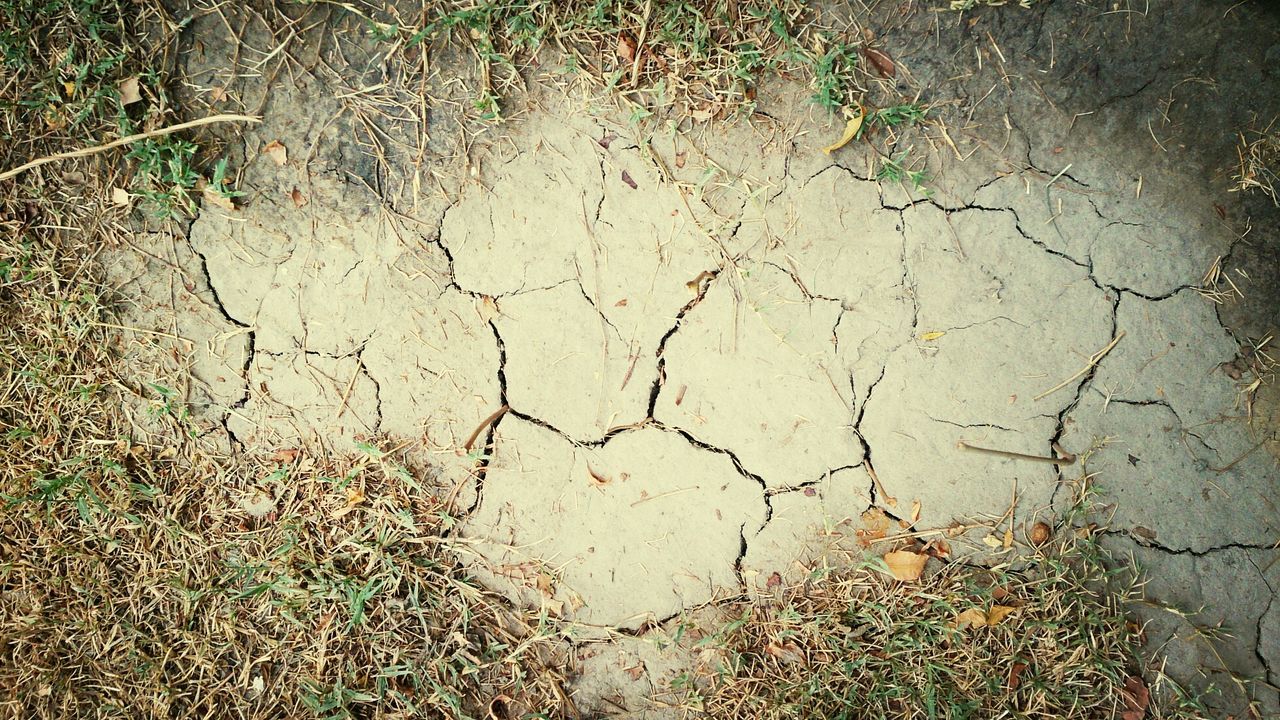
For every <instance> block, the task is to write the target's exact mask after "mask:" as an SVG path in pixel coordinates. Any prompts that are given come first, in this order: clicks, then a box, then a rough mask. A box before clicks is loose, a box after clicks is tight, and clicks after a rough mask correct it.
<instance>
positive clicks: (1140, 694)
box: [1120, 675, 1151, 720]
mask: <svg viewBox="0 0 1280 720" xmlns="http://www.w3.org/2000/svg"><path fill="white" fill-rule="evenodd" d="M1120 696H1121V698H1123V699H1124V707H1125V709H1124V712H1122V713H1121V714H1120V718H1121V720H1142V718H1144V717H1146V716H1147V705H1149V704H1150V703H1151V691H1150V690H1148V689H1147V683H1146V681H1144V680H1143V679H1142V678H1140V677H1137V676H1132V675H1131V676H1130V677H1129V678H1128V679H1127V680H1125V681H1124V690H1123V691H1121V693H1120Z"/></svg>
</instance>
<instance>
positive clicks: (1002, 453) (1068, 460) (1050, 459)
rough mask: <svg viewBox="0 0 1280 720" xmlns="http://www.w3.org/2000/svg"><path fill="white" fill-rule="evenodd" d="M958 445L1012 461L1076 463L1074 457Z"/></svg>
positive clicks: (962, 443) (967, 444) (1056, 463)
mask: <svg viewBox="0 0 1280 720" xmlns="http://www.w3.org/2000/svg"><path fill="white" fill-rule="evenodd" d="M958 444H959V445H960V447H962V448H964V449H966V450H976V451H978V452H983V453H987V454H988V455H999V456H1000V457H1007V458H1013V459H1014V460H1033V461H1035V462H1042V463H1052V464H1054V465H1071V464H1072V463H1074V462H1075V461H1076V459H1075V458H1074V457H1071V458H1056V457H1045V456H1043V455H1027V454H1024V453H1018V452H1011V451H1009V450H996V449H995V448H985V447H978V446H977V445H970V444H969V443H967V442H965V441H963V440H961V441H960V442H959V443H958Z"/></svg>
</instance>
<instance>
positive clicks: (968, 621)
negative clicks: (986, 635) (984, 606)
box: [952, 608, 987, 630]
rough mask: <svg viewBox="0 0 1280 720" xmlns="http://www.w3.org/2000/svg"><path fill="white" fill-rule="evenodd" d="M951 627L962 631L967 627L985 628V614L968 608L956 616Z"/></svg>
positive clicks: (976, 609)
mask: <svg viewBox="0 0 1280 720" xmlns="http://www.w3.org/2000/svg"><path fill="white" fill-rule="evenodd" d="M952 625H953V626H955V627H957V628H959V629H961V630H963V629H965V628H968V627H986V625H987V614H986V613H984V612H982V611H981V610H979V609H978V608H969V609H968V610H965V611H964V612H961V613H959V614H957V615H956V619H955V620H954V621H953V622H952Z"/></svg>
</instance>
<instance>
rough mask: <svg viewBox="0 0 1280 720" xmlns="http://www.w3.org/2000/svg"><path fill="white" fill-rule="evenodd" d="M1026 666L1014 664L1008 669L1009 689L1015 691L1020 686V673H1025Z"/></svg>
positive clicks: (1018, 663)
mask: <svg viewBox="0 0 1280 720" xmlns="http://www.w3.org/2000/svg"><path fill="white" fill-rule="evenodd" d="M1026 669H1027V664H1026V663H1024V662H1016V663H1014V664H1013V666H1012V667H1010V668H1009V681H1008V685H1009V689H1010V690H1017V689H1018V686H1019V685H1021V684H1022V673H1024V672H1026Z"/></svg>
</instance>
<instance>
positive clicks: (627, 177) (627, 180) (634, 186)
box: [622, 170, 640, 190]
mask: <svg viewBox="0 0 1280 720" xmlns="http://www.w3.org/2000/svg"><path fill="white" fill-rule="evenodd" d="M622 182H624V183H626V184H627V185H630V186H631V189H632V190H639V189H640V186H639V185H637V184H636V181H635V180H633V179H632V178H631V173H629V172H627V171H626V170H623V171H622Z"/></svg>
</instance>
